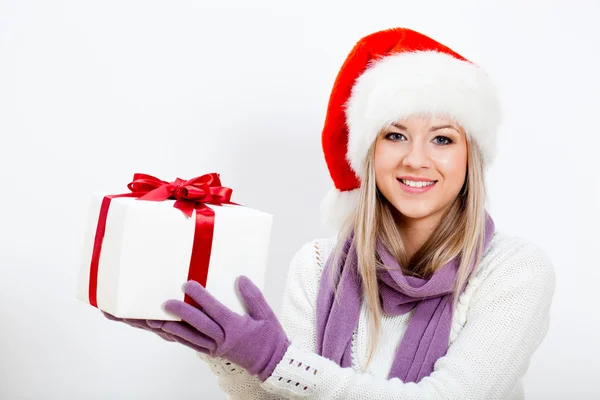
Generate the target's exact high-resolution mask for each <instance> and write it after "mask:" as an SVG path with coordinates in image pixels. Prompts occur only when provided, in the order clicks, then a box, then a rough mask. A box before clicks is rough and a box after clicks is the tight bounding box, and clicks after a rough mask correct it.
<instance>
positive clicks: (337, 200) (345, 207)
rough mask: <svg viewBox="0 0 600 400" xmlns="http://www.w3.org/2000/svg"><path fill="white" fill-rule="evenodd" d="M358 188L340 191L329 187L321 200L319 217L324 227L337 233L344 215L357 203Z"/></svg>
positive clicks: (344, 217)
mask: <svg viewBox="0 0 600 400" xmlns="http://www.w3.org/2000/svg"><path fill="white" fill-rule="evenodd" d="M358 193H359V190H358V189H354V190H348V191H345V192H340V191H339V190H337V189H335V188H333V189H331V190H330V191H329V192H328V193H327V195H326V196H325V198H324V199H323V201H322V202H321V218H322V221H323V224H324V227H325V228H326V229H329V230H331V231H333V233H338V232H339V230H340V228H341V227H342V225H343V223H344V221H345V220H346V217H347V216H348V215H349V214H350V213H351V212H352V211H354V209H355V208H356V206H357V204H358Z"/></svg>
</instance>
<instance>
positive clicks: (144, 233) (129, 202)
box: [77, 194, 273, 321]
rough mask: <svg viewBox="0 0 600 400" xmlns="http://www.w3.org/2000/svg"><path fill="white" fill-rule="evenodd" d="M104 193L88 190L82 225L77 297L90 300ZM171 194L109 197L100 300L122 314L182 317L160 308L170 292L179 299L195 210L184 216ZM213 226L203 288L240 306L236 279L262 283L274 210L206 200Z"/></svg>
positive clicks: (100, 304)
mask: <svg viewBox="0 0 600 400" xmlns="http://www.w3.org/2000/svg"><path fill="white" fill-rule="evenodd" d="M103 197H104V195H103V194H95V195H93V196H92V203H91V205H90V208H89V216H88V222H87V225H86V231H85V237H84V248H83V257H82V264H81V270H80V274H79V284H78V289H77V298H79V299H81V300H83V301H84V302H86V303H90V284H89V282H90V266H91V260H92V253H93V248H94V240H95V236H96V229H97V225H98V218H99V213H100V207H101V203H102V200H103ZM174 202H175V200H165V201H147V200H138V199H136V198H130V197H120V198H113V199H112V200H111V202H110V206H109V209H108V214H107V217H106V229H105V234H104V239H103V242H102V249H101V251H100V257H99V262H98V275H97V286H96V298H97V306H98V308H99V309H101V310H104V311H106V312H108V313H109V314H112V315H114V316H116V317H119V318H139V319H157V320H170V321H174V320H179V319H178V318H177V317H174V316H173V315H171V314H169V313H167V312H166V311H164V310H163V308H162V304H163V303H164V302H165V301H167V300H169V299H179V300H182V301H183V300H184V295H185V294H184V292H183V289H182V286H183V284H184V283H185V282H187V280H188V274H189V268H190V257H191V254H192V245H193V240H194V232H195V229H196V211H195V210H194V213H193V215H192V217H191V218H190V217H187V216H186V215H185V214H184V213H183V212H182V211H181V210H179V209H177V208H174V207H173V203H174ZM206 206H207V207H209V208H211V209H212V210H213V211H214V213H215V216H214V232H213V241H212V248H211V251H210V261H209V267H208V276H207V281H206V289H207V290H208V291H209V292H210V293H211V294H212V295H213V296H214V297H215V298H217V300H219V301H221V302H222V303H223V304H224V305H226V306H227V307H229V308H230V309H232V310H233V311H235V312H237V313H240V314H243V313H245V312H246V311H245V309H244V307H243V305H242V302H241V300H240V299H239V295H238V294H237V290H236V288H235V281H236V279H237V277H238V276H239V275H246V276H248V277H249V278H250V279H251V280H252V281H253V282H254V283H255V284H256V286H258V287H259V288H260V289H261V290H263V289H264V282H265V275H266V269H267V258H268V251H269V244H270V238H271V224H272V219H273V217H272V215H270V214H267V213H264V212H262V211H258V210H254V209H251V208H247V207H243V206H237V205H229V204H225V205H220V206H218V205H211V204H206Z"/></svg>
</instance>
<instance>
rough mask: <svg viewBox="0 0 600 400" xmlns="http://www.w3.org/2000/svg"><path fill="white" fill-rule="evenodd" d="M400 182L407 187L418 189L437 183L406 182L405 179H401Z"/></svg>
mask: <svg viewBox="0 0 600 400" xmlns="http://www.w3.org/2000/svg"><path fill="white" fill-rule="evenodd" d="M400 182H402V183H404V184H405V185H406V186H410V187H416V188H420V187H425V186H431V185H433V184H434V183H435V182H420V181H419V182H417V181H405V180H403V179H400Z"/></svg>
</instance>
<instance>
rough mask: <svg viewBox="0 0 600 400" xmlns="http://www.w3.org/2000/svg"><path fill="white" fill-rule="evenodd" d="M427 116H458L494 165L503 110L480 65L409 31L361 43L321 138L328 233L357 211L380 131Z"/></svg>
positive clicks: (342, 75)
mask: <svg viewBox="0 0 600 400" xmlns="http://www.w3.org/2000/svg"><path fill="white" fill-rule="evenodd" d="M424 114H425V115H444V116H447V117H451V118H453V119H454V120H455V121H456V122H457V123H459V124H460V125H461V126H462V127H463V129H464V130H465V132H466V134H467V135H468V136H469V137H470V138H471V139H472V140H474V141H475V142H477V144H478V145H479V147H480V149H481V151H482V153H483V162H484V166H486V167H487V166H488V165H489V164H491V162H492V161H493V159H494V157H495V152H496V129H497V126H498V125H499V123H500V107H499V102H498V99H497V96H496V90H495V88H494V85H493V84H492V82H491V81H490V79H489V77H488V76H487V75H486V73H485V72H484V71H483V70H482V69H481V68H480V67H478V66H476V65H475V64H473V63H472V62H470V61H469V60H467V59H465V58H464V57H462V56H461V55H459V54H458V53H456V52H454V51H453V50H452V49H450V48H448V47H446V46H444V45H443V44H441V43H438V42H436V41H435V40H433V39H431V38H429V37H427V36H425V35H423V34H421V33H419V32H415V31H413V30H410V29H405V28H395V29H388V30H384V31H380V32H376V33H373V34H370V35H368V36H366V37H364V38H362V39H361V40H359V41H358V43H357V44H356V45H355V46H354V48H353V49H352V51H351V52H350V54H349V55H348V57H347V58H346V61H345V62H344V64H343V65H342V68H341V69H340V71H339V73H338V75H337V78H336V80H335V83H334V85H333V90H332V91H331V96H330V98H329V105H328V107H327V115H326V118H325V125H324V128H323V134H322V144H323V152H324V153H325V161H326V163H327V167H328V169H329V173H330V175H331V178H332V179H333V183H334V186H335V188H333V189H332V190H331V191H330V193H328V194H327V196H326V197H325V199H324V200H323V203H322V205H321V211H322V214H323V217H324V219H325V222H326V223H327V225H328V226H329V227H331V228H333V229H335V230H336V231H337V230H338V229H339V228H340V227H341V225H342V223H343V222H344V220H345V218H346V217H347V216H348V214H349V213H350V212H352V211H353V210H354V208H355V207H356V205H357V203H358V188H359V187H360V179H359V177H360V176H361V174H362V172H363V171H362V170H363V163H364V161H365V157H366V155H367V151H368V149H369V147H370V146H371V144H372V143H373V141H374V140H375V139H376V138H377V135H378V134H379V132H380V131H381V129H382V128H384V127H386V126H388V125H390V124H391V123H393V122H396V121H398V120H400V119H402V118H405V117H408V116H410V115H424Z"/></svg>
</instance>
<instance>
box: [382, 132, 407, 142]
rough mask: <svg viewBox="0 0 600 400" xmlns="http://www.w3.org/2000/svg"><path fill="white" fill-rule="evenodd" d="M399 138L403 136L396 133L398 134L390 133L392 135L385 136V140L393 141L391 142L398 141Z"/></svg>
mask: <svg viewBox="0 0 600 400" xmlns="http://www.w3.org/2000/svg"><path fill="white" fill-rule="evenodd" d="M400 136H402V137H404V135H403V134H401V133H398V132H392V133H388V134H387V135H386V136H385V138H386V139H390V140H393V141H398V140H400V139H399V137H400Z"/></svg>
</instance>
